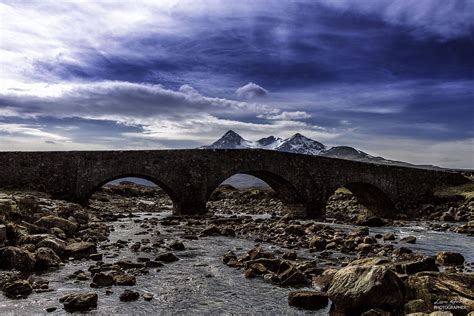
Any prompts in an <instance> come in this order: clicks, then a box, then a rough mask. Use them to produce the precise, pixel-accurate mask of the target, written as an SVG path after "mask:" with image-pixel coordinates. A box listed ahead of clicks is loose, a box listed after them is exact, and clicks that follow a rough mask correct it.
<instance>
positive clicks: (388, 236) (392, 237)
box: [383, 233, 396, 240]
mask: <svg viewBox="0 0 474 316" xmlns="http://www.w3.org/2000/svg"><path fill="white" fill-rule="evenodd" d="M395 238H396V236H395V234H394V233H385V234H384V235H383V240H395Z"/></svg>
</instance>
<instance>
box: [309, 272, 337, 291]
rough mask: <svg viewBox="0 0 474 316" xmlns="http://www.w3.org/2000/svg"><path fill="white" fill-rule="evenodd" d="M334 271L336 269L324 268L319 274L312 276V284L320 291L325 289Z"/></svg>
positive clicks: (329, 283)
mask: <svg viewBox="0 0 474 316" xmlns="http://www.w3.org/2000/svg"><path fill="white" fill-rule="evenodd" d="M336 273H337V270H336V269H326V270H324V271H323V273H322V274H321V275H318V276H316V277H313V284H314V285H315V286H316V287H319V289H320V290H321V291H327V289H328V288H329V286H330V285H331V282H332V279H333V278H334V275H335V274H336Z"/></svg>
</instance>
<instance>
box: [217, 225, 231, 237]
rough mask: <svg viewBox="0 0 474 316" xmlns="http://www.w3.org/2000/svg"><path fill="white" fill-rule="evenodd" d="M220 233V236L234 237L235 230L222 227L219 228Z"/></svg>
mask: <svg viewBox="0 0 474 316" xmlns="http://www.w3.org/2000/svg"><path fill="white" fill-rule="evenodd" d="M220 234H221V235H222V236H228V237H235V230H234V229H232V228H230V227H224V228H222V229H221V231H220Z"/></svg>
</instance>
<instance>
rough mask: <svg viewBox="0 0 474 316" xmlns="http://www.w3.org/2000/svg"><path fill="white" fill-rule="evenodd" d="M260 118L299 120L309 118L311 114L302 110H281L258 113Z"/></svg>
mask: <svg viewBox="0 0 474 316" xmlns="http://www.w3.org/2000/svg"><path fill="white" fill-rule="evenodd" d="M258 117H260V118H266V119H268V120H301V119H307V118H310V117H311V115H310V114H308V113H307V112H304V111H283V112H281V113H279V114H274V115H259V116H258Z"/></svg>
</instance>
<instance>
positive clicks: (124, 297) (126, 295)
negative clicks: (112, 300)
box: [120, 290, 140, 302]
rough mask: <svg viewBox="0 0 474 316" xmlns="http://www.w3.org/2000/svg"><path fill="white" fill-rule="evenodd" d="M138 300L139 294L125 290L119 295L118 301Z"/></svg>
mask: <svg viewBox="0 0 474 316" xmlns="http://www.w3.org/2000/svg"><path fill="white" fill-rule="evenodd" d="M139 298H140V293H138V292H135V291H130V290H125V291H123V293H122V294H120V300H121V301H122V302H131V301H136V300H138V299H139Z"/></svg>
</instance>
